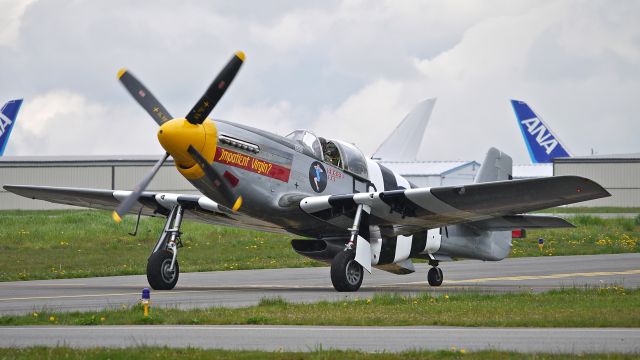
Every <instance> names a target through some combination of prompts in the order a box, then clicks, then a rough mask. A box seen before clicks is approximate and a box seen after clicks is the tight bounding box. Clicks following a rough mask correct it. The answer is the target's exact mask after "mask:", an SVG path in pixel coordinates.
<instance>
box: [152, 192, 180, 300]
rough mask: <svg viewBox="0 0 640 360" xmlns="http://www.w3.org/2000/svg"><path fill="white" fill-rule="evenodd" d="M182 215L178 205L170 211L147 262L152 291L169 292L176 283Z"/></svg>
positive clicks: (178, 272)
mask: <svg viewBox="0 0 640 360" xmlns="http://www.w3.org/2000/svg"><path fill="white" fill-rule="evenodd" d="M183 214H184V209H183V208H182V206H180V205H176V206H174V207H173V209H171V212H170V213H169V216H168V217H167V222H166V223H165V225H164V230H163V231H162V234H161V235H160V238H159V239H158V242H157V243H156V246H155V247H154V249H153V252H152V253H151V256H149V259H148V260H147V280H148V281H149V285H150V286H151V288H153V289H154V290H171V289H173V288H174V287H175V286H176V284H177V283H178V277H179V276H180V266H179V265H178V247H181V246H182V241H181V240H180V234H181V233H180V225H181V224H182V215H183Z"/></svg>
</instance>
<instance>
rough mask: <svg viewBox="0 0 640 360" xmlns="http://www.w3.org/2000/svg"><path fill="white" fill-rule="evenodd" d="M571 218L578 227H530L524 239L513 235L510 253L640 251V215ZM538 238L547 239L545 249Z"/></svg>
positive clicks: (586, 253) (552, 253)
mask: <svg viewBox="0 0 640 360" xmlns="http://www.w3.org/2000/svg"><path fill="white" fill-rule="evenodd" d="M569 222H571V223H573V224H574V225H576V226H577V227H576V228H569V229H540V230H528V231H527V237H526V238H525V239H513V249H512V251H511V255H510V257H522V256H550V255H590V254H618V253H629V252H640V218H635V219H623V218H614V219H602V218H598V217H593V216H589V215H578V216H575V217H572V218H570V219H569ZM539 238H543V239H544V246H543V248H542V250H540V249H539V247H538V239H539Z"/></svg>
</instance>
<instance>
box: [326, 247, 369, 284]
mask: <svg viewBox="0 0 640 360" xmlns="http://www.w3.org/2000/svg"><path fill="white" fill-rule="evenodd" d="M355 257H356V254H355V253H354V252H353V250H347V251H341V252H339V253H338V255H336V256H335V257H334V258H333V261H331V283H332V284H333V287H334V288H335V289H336V290H337V291H340V292H351V291H358V289H360V285H362V279H363V278H364V270H363V269H362V265H360V264H358V263H357V262H356V260H355Z"/></svg>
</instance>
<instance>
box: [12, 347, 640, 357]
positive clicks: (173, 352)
mask: <svg viewBox="0 0 640 360" xmlns="http://www.w3.org/2000/svg"><path fill="white" fill-rule="evenodd" d="M567 357H569V356H568V355H563V354H522V353H515V352H505V351H496V350H491V351H478V352H468V351H466V350H465V349H457V348H452V349H451V350H448V351H405V352H401V353H366V352H361V351H340V350H321V349H317V350H314V351H310V352H304V353H302V352H266V351H231V350H203V349H193V348H190V349H172V348H166V347H135V348H127V349H104V348H97V349H81V350H80V349H71V348H68V347H31V348H25V349H16V348H5V349H3V348H0V359H71V360H73V359H111V360H118V359H142V360H144V359H154V360H163V359H169V360H174V359H266V360H294V359H295V360H298V359H313V360H325V359H345V360H350V359H365V360H366V359H375V360H396V359H398V360H402V359H409V360H411V359H468V360H486V359H498V360H500V359H523V360H547V359H549V360H556V359H566V358H567ZM574 357H578V358H580V359H611V360H613V359H636V358H637V355H625V354H587V355H579V356H574Z"/></svg>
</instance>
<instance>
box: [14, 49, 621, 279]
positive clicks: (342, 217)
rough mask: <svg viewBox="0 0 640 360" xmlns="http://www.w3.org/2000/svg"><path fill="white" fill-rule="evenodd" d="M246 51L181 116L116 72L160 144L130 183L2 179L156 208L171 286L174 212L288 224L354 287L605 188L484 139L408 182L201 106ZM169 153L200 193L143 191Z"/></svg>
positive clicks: (333, 143)
mask: <svg viewBox="0 0 640 360" xmlns="http://www.w3.org/2000/svg"><path fill="white" fill-rule="evenodd" d="M244 59H245V56H244V53H242V52H237V53H235V54H234V56H233V57H232V58H231V60H230V61H229V63H228V64H227V65H226V66H225V67H224V69H223V70H222V71H221V72H220V74H219V75H218V76H217V77H216V78H215V80H214V81H213V83H212V84H211V85H210V86H209V88H208V89H207V90H206V92H205V93H204V95H203V96H202V98H200V100H198V102H197V103H196V104H195V106H194V107H193V108H192V109H191V111H189V112H188V113H187V115H186V117H184V118H174V117H173V116H171V115H170V114H169V112H168V111H167V110H166V109H165V108H164V107H163V106H162V105H161V104H160V102H159V101H158V100H157V99H156V98H155V97H154V96H153V95H152V94H151V92H150V91H149V90H148V89H147V88H145V87H144V85H142V83H140V82H139V81H138V80H137V79H136V78H135V77H134V76H133V75H132V74H131V73H130V72H129V71H128V70H126V69H122V70H120V72H119V73H118V78H119V79H120V81H121V83H122V84H123V85H124V87H125V88H126V89H127V90H128V91H129V93H130V94H131V95H132V96H133V97H134V99H135V100H136V101H137V102H138V103H139V104H140V105H141V106H142V107H143V108H144V109H145V110H146V111H147V113H148V114H149V115H151V117H152V118H153V119H154V120H155V121H156V122H157V123H158V125H159V126H160V129H159V131H158V140H159V141H160V144H161V145H162V147H163V148H164V149H165V150H166V153H165V154H164V155H163V156H162V158H161V159H160V160H159V161H158V162H157V163H156V164H155V165H154V167H153V168H152V170H151V171H150V173H149V174H148V175H147V176H146V177H145V178H144V179H143V180H142V181H141V182H140V184H138V186H137V187H136V188H135V189H134V190H133V191H121V190H116V191H113V190H97V189H79V188H60V187H41V186H21V185H5V186H4V188H5V189H6V190H8V191H11V192H13V193H16V194H18V195H22V196H25V197H29V198H33V199H41V200H46V201H51V202H55V203H61V204H70V205H77V206H83V207H90V208H100V209H113V208H114V207H117V208H116V210H115V211H114V212H113V218H114V220H115V221H117V222H119V221H120V219H121V217H122V216H124V215H125V214H129V213H130V214H142V215H150V216H158V215H161V216H166V224H165V227H164V230H163V231H162V233H161V234H160V237H159V239H158V242H157V243H156V245H155V247H154V248H153V251H152V253H151V255H150V256H149V258H148V260H147V279H148V280H149V284H150V285H151V287H152V288H154V289H158V290H169V289H172V288H173V287H174V286H175V285H176V283H177V281H178V276H179V266H178V259H177V257H178V248H179V245H180V234H181V232H180V225H181V223H182V220H183V219H185V218H187V219H192V220H197V221H203V222H207V223H212V224H219V225H226V226H235V227H243V228H250V229H258V230H263V231H271V232H280V233H283V234H295V235H298V236H301V237H306V238H311V239H305V240H293V241H292V246H293V248H294V249H295V251H297V252H298V253H300V254H302V255H305V256H308V257H310V258H313V259H318V260H322V261H325V262H328V263H330V264H331V282H332V283H333V286H334V288H335V289H336V290H338V291H356V290H358V289H359V288H360V285H361V284H362V279H363V277H364V270H365V269H366V270H367V271H368V272H371V268H372V267H376V268H379V269H382V270H385V271H389V272H393V273H397V274H408V273H411V272H414V267H413V264H412V263H411V259H412V258H422V259H426V260H428V261H429V264H430V265H431V266H432V268H431V269H430V270H429V272H428V276H427V278H428V282H429V284H430V285H432V286H439V285H440V284H442V280H443V274H442V270H441V269H440V268H439V267H438V265H439V262H440V261H443V260H450V259H452V258H471V259H481V260H501V259H503V258H505V257H506V256H507V255H508V254H509V251H510V249H511V230H512V229H515V228H532V227H533V228H536V227H537V228H540V227H568V226H572V225H571V224H569V223H568V222H566V221H565V220H562V219H560V218H555V217H547V216H531V215H519V214H522V213H525V212H529V211H533V210H538V209H544V208H548V207H553V206H558V205H564V204H570V203H575V202H579V201H585V200H591V199H596V198H600V197H604V196H609V193H608V192H607V191H606V190H604V189H603V188H602V187H601V186H600V185H598V184H596V183H595V182H593V181H591V180H589V179H585V178H581V177H577V176H561V177H552V178H544V179H528V180H510V179H511V158H510V157H509V156H507V155H506V154H504V153H502V152H500V151H499V150H497V149H493V148H492V149H490V150H489V152H488V153H487V156H486V159H485V161H484V163H483V165H482V167H481V169H480V170H479V173H478V176H477V179H476V181H475V183H473V184H469V185H464V186H444V187H433V188H418V187H415V186H413V185H412V184H411V183H409V182H408V181H407V180H406V179H404V178H403V177H402V176H400V175H398V174H396V173H394V172H393V171H391V170H389V169H387V168H385V167H384V166H382V165H381V164H379V163H377V162H376V161H373V160H371V159H368V158H366V157H365V156H364V155H363V154H362V152H361V151H360V150H358V148H356V147H355V146H354V145H352V144H349V143H347V142H344V141H341V140H338V139H325V138H322V137H317V136H316V135H314V134H313V133H312V132H310V131H306V130H297V131H294V132H292V133H291V134H289V135H287V136H284V137H283V136H279V135H275V134H272V133H270V132H267V131H264V130H259V129H255V128H252V127H248V126H245V125H241V124H235V123H231V122H227V121H222V120H215V121H214V120H212V119H209V118H208V116H209V114H210V113H211V111H212V109H213V108H214V107H215V105H216V104H217V102H218V101H219V100H220V98H221V97H222V95H223V94H224V92H225V91H226V89H227V88H228V86H229V85H230V84H231V81H232V80H233V79H234V77H235V75H236V74H237V72H238V70H239V69H240V67H241V65H242V64H243V62H244ZM169 156H172V157H173V159H174V160H175V164H176V168H177V170H178V171H179V172H180V173H181V174H182V175H183V176H184V177H185V178H186V179H188V180H189V181H190V182H191V183H192V184H193V185H194V186H195V187H196V188H197V189H198V190H200V192H201V193H202V195H200V196H197V195H180V194H167V193H154V192H146V191H145V188H146V187H147V185H148V184H149V183H150V182H151V180H152V178H153V177H154V175H155V174H156V172H157V171H158V169H159V168H160V166H161V165H162V164H163V162H164V161H165V160H166V159H167V158H168V157H169Z"/></svg>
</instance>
